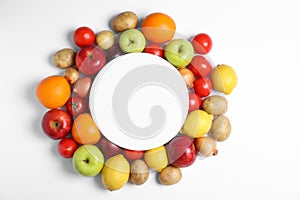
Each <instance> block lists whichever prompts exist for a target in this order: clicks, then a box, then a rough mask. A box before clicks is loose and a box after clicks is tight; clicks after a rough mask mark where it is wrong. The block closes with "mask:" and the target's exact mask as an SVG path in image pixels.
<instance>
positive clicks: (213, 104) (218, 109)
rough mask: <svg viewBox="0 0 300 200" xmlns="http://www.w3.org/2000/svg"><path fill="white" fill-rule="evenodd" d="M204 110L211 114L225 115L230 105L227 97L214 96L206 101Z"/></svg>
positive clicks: (203, 106) (203, 105) (203, 104)
mask: <svg viewBox="0 0 300 200" xmlns="http://www.w3.org/2000/svg"><path fill="white" fill-rule="evenodd" d="M202 108H203V110H205V111H206V112H208V113H210V114H213V115H223V114H224V113H225V112H226V111H227V108H228V103H227V100H226V98H225V97H223V96H219V95H212V96H209V97H207V98H206V99H204V101H203V103H202Z"/></svg>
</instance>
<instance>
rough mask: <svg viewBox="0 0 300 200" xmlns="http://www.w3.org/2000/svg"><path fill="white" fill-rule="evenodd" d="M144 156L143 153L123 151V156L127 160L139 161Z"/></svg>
mask: <svg viewBox="0 0 300 200" xmlns="http://www.w3.org/2000/svg"><path fill="white" fill-rule="evenodd" d="M143 155H144V151H137V150H130V149H124V156H125V157H126V158H127V159H129V160H137V159H141V158H142V157H143Z"/></svg>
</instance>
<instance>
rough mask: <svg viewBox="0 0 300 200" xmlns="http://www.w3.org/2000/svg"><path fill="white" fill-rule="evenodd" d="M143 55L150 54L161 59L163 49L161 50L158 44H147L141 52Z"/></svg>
mask: <svg viewBox="0 0 300 200" xmlns="http://www.w3.org/2000/svg"><path fill="white" fill-rule="evenodd" d="M143 52H144V53H150V54H153V55H156V56H159V57H161V58H162V57H163V56H164V49H163V48H162V46H160V45H159V44H156V43H150V44H148V45H147V46H146V47H145V49H144V50H143Z"/></svg>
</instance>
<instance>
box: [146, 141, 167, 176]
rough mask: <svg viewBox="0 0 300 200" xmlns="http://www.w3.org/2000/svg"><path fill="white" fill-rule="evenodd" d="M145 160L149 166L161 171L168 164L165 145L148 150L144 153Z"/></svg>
mask: <svg viewBox="0 0 300 200" xmlns="http://www.w3.org/2000/svg"><path fill="white" fill-rule="evenodd" d="M144 160H145V162H146V164H147V165H148V167H149V168H151V169H153V170H156V171H158V172H159V171H161V170H162V169H164V168H165V167H166V166H167V165H168V157H167V151H166V148H165V147H164V146H159V147H156V148H154V149H150V150H147V151H146V152H145V154H144Z"/></svg>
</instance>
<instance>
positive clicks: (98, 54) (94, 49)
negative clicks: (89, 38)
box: [75, 46, 106, 76]
mask: <svg viewBox="0 0 300 200" xmlns="http://www.w3.org/2000/svg"><path fill="white" fill-rule="evenodd" d="M75 62H76V66H77V67H78V69H79V71H81V72H82V73H84V74H86V75H88V76H92V75H95V74H96V73H98V72H99V71H100V70H101V69H102V67H104V65H105V64H106V57H105V53H104V51H103V50H102V49H101V48H100V47H98V46H88V47H84V48H82V49H80V50H79V51H78V52H77V54H76V59H75Z"/></svg>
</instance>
